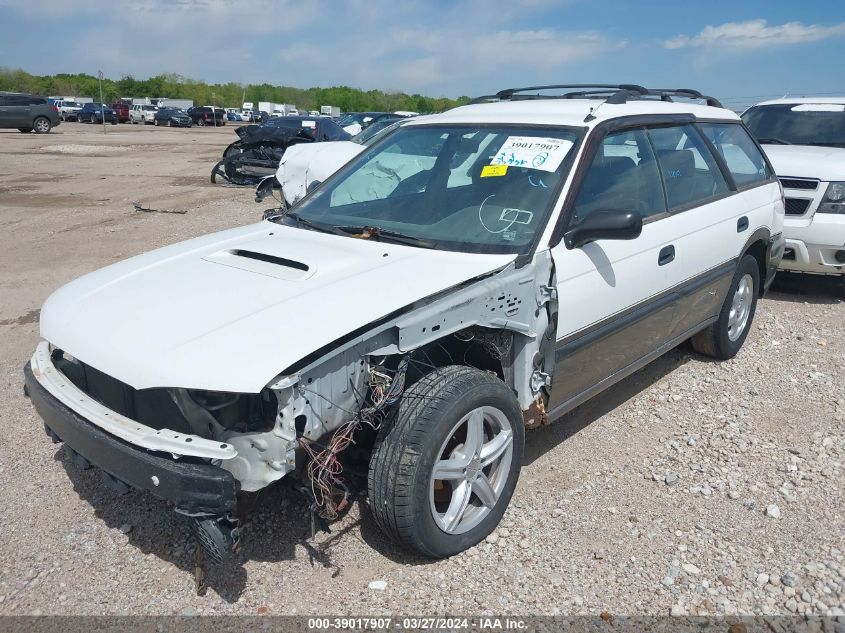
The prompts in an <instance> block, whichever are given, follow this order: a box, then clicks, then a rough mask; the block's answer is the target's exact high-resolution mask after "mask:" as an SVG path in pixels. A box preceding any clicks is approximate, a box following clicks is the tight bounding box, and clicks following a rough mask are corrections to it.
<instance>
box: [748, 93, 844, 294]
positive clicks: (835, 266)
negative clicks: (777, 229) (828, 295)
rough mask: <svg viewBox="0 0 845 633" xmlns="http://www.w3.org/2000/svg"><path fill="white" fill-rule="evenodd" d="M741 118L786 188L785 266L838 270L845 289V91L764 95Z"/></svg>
mask: <svg viewBox="0 0 845 633" xmlns="http://www.w3.org/2000/svg"><path fill="white" fill-rule="evenodd" d="M742 118H743V120H744V121H745V123H746V125H748V128H749V129H750V130H751V132H752V133H753V134H754V135H755V136H756V137H757V140H758V141H759V142H760V143H761V144H762V145H763V148H764V149H765V151H766V154H767V155H768V156H769V160H771V161H772V165H773V166H774V169H775V172H776V173H777V175H778V177H779V178H780V182H781V184H782V185H783V189H784V192H785V194H786V220H785V222H784V228H783V234H784V237H785V238H786V251H785V253H784V256H783V260H782V261H781V265H780V267H781V268H782V269H784V270H791V271H796V272H803V273H821V274H826V275H839V276H840V278H841V279H842V282H843V283H842V289H843V292H845V97H834V98H829V97H825V98H809V97H806V98H800V99H777V100H774V101H764V102H763V103H759V104H757V105H755V106H753V107H751V108H749V109H748V110H746V111H745V112H744V113H743V115H742Z"/></svg>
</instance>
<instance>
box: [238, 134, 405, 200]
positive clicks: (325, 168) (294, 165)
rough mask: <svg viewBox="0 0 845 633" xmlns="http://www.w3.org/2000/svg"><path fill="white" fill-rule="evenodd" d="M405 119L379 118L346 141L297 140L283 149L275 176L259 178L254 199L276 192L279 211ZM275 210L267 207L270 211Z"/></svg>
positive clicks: (263, 198) (260, 198)
mask: <svg viewBox="0 0 845 633" xmlns="http://www.w3.org/2000/svg"><path fill="white" fill-rule="evenodd" d="M405 120H406V119H405V118H399V119H387V118H385V119H382V120H380V121H377V122H376V123H373V124H372V125H370V126H368V127H367V128H366V129H365V130H364V131H363V132H360V133H358V134H356V135H355V136H353V137H352V138H351V139H349V140H348V141H331V142H327V143H298V144H295V145H291V146H290V147H288V148H287V149H286V150H285V153H284V155H283V156H282V158H281V160H280V161H279V168H278V169H277V170H276V173H275V175H273V176H267V177H265V178H262V180H261V182H259V183H258V186H257V187H256V188H255V201H256V202H262V201H264V200H265V199H266V198H267V197H268V196H270V195H274V193H275V190H276V189H278V190H279V191H280V198H279V202H280V203H281V205H280V207H279V209H278V211H283V210H284V209H287V208H288V207H290V206H292V205H294V204H296V203H297V202H299V200H301V199H302V198H304V197H305V194H306V193H307V192H308V191H310V190H311V188H312V187H314V186H316V185H318V184H320V183H321V182H322V181H324V180H325V179H326V178H328V177H329V176H331V175H332V174H333V173H334V172H336V171H337V170H338V169H340V168H341V167H342V166H343V165H345V164H346V163H347V162H348V161H350V160H351V159H352V158H353V157H355V156H357V155H358V154H360V153H361V152H362V151H364V149H366V148H367V147H370V146H371V145H373V144H375V143H376V141H378V140H380V139H381V138H382V137H383V136H386V135H387V134H389V133H390V132H392V131H393V130H395V129H396V128H397V127H399V125H400V124H401V123H402V122H403V121H405ZM276 211H277V210H276V209H267V211H265V213H266V214H273V213H275V212H276Z"/></svg>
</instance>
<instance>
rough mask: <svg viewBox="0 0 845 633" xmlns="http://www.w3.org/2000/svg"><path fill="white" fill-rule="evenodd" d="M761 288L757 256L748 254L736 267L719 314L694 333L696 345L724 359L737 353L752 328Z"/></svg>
mask: <svg viewBox="0 0 845 633" xmlns="http://www.w3.org/2000/svg"><path fill="white" fill-rule="evenodd" d="M759 288H760V267H759V265H758V263H757V260H756V259H754V258H753V257H752V256H751V255H746V256H744V257H743V258H742V259H741V260H740V262H739V265H738V266H737V268H736V272H735V273H734V277H733V281H732V282H731V287H730V289H729V290H728V295H727V297H725V302H724V304H722V310H721V312H719V318H718V319H717V320H716V322H715V323H713V324H712V325H711V326H710V327H708V328H707V329H705V330H702V331H701V332H699V333H698V334H696V335H695V336H693V337H692V346H693V348H694V349H695V350H696V351H697V352H699V353H701V354H705V355H707V356H712V357H713V358H718V359H721V360H728V359H729V358H733V357H734V356H736V354H737V352H739V350H740V349H741V348H742V344H743V343H745V339H746V338H747V337H748V332H749V330H750V329H751V322H752V320H753V319H754V312H755V311H756V309H757V295H758V294H759Z"/></svg>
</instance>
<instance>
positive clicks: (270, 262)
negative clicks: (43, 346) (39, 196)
mask: <svg viewBox="0 0 845 633" xmlns="http://www.w3.org/2000/svg"><path fill="white" fill-rule="evenodd" d="M514 257H515V256H513V255H481V254H470V253H454V252H446V251H436V250H429V249H422V248H414V247H410V246H404V245H397V244H388V243H384V242H374V241H369V240H362V239H355V238H352V237H343V236H337V235H331V234H325V233H318V232H314V231H306V230H303V229H298V228H294V227H287V226H281V225H278V224H275V223H272V222H267V221H265V222H262V223H260V224H258V225H252V226H248V227H243V228H239V229H233V230H229V231H225V232H222V233H217V234H212V235H208V236H205V237H201V238H197V239H194V240H190V241H187V242H182V243H179V244H175V245H173V246H168V247H165V248H162V249H159V250H156V251H152V252H150V253H145V254H143V255H139V256H137V257H133V258H131V259H128V260H125V261H122V262H119V263H117V264H113V265H111V266H108V267H107V268H103V269H101V270H98V271H96V272H93V273H90V274H88V275H85V276H83V277H80V278H79V279H77V280H75V281H73V282H71V283H69V284H67V285H66V286H63V287H62V288H60V289H59V290H57V291H56V292H55V293H53V294H52V295H51V296H50V297H49V298H48V299H47V302H46V303H45V304H44V307H43V309H42V311H41V335H42V337H43V338H44V339H45V340H47V341H49V342H50V343H52V344H53V345H55V346H56V347H59V348H61V349H63V350H65V351H66V352H68V353H69V354H71V355H72V356H74V357H76V358H78V359H79V360H81V361H82V362H84V363H86V364H88V365H91V366H92V367H94V368H96V369H98V370H100V371H102V372H105V373H106V374H108V375H110V376H113V377H114V378H117V379H118V380H121V381H122V382H124V383H127V384H129V385H131V386H132V387H135V388H136V389H145V388H150V387H184V388H192V389H206V390H211V391H230V392H242V393H257V392H259V391H260V390H261V389H263V388H264V386H265V385H266V384H267V383H268V382H270V381H271V380H272V379H273V378H274V377H275V376H276V375H278V374H279V373H280V372H281V371H283V370H284V369H285V368H287V367H289V366H290V365H292V364H293V363H295V362H297V361H299V360H301V359H302V358H303V357H305V356H306V355H308V354H310V353H311V352H314V351H315V350H317V349H319V348H321V347H323V346H325V345H327V344H330V343H332V342H333V341H335V340H337V339H338V338H340V337H342V336H344V335H346V334H349V333H350V332H352V331H354V330H357V329H358V328H361V327H364V326H367V325H368V324H370V323H372V322H373V321H376V320H378V319H379V318H381V317H384V316H387V315H389V314H391V313H392V312H394V311H396V310H398V309H400V308H404V307H406V306H408V305H410V304H412V303H413V302H415V301H417V300H419V299H422V298H425V297H427V296H430V295H432V294H435V293H437V292H440V291H442V290H445V289H447V288H450V287H452V286H455V285H456V284H459V283H461V282H464V281H467V280H470V279H472V278H474V277H478V276H480V275H484V274H486V273H490V272H493V271H495V270H497V269H499V268H501V267H503V266H505V265H507V264H508V263H509V262H511V261H512V260H513V259H514Z"/></svg>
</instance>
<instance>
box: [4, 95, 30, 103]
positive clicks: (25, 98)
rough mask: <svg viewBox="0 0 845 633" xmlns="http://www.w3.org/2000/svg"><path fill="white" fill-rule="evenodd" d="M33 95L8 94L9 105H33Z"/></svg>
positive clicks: (7, 101)
mask: <svg viewBox="0 0 845 633" xmlns="http://www.w3.org/2000/svg"><path fill="white" fill-rule="evenodd" d="M32 102H33V97H30V96H29V95H6V103H5V105H7V106H28V105H32Z"/></svg>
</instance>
